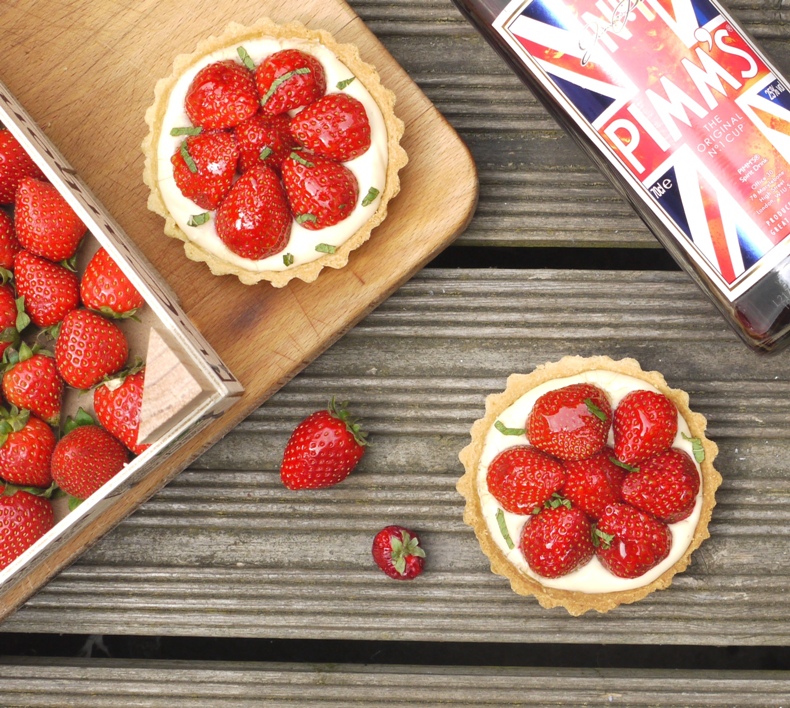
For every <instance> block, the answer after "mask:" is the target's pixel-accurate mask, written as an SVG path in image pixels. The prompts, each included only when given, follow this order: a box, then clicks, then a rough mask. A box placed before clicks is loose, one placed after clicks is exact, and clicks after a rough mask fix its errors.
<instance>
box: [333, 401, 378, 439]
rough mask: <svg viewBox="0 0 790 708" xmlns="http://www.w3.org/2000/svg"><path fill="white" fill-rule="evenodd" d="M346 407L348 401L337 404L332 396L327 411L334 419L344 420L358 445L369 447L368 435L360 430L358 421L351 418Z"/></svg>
mask: <svg viewBox="0 0 790 708" xmlns="http://www.w3.org/2000/svg"><path fill="white" fill-rule="evenodd" d="M346 406H348V401H343V403H337V402H336V401H335V397H334V396H332V398H331V399H330V401H329V405H328V406H327V410H328V411H329V415H331V416H332V417H333V418H337V419H338V420H342V421H343V422H344V423H345V424H346V428H347V429H348V432H349V433H351V434H352V435H353V436H354V440H356V441H357V444H359V445H368V444H369V443H368V441H367V440H366V439H365V438H366V437H367V435H368V434H367V433H366V432H363V431H362V430H361V429H360V427H359V423H358V422H357V419H356V418H352V417H351V414H350V413H349V412H348V410H347V408H346Z"/></svg>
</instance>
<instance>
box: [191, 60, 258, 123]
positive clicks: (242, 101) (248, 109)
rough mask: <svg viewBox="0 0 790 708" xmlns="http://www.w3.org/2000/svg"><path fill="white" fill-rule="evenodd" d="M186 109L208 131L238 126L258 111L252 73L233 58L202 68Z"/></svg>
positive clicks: (193, 120) (192, 118)
mask: <svg viewBox="0 0 790 708" xmlns="http://www.w3.org/2000/svg"><path fill="white" fill-rule="evenodd" d="M184 108H185V110H186V113H187V115H188V116H189V119H190V120H191V121H192V123H193V124H194V125H197V126H200V127H201V128H205V129H206V130H215V129H223V128H232V127H233V126H234V125H238V124H239V123H241V122H242V121H243V120H246V119H247V118H249V117H250V116H251V115H252V114H253V113H255V112H256V111H257V110H258V91H257V90H256V88H255V79H254V78H253V75H252V72H251V71H250V70H249V69H247V68H246V67H244V66H242V65H241V64H239V63H238V62H235V61H233V60H231V59H227V60H225V61H219V62H215V63H213V64H209V65H208V66H205V67H203V68H202V69H201V70H200V71H198V73H197V74H196V75H195V78H194V79H192V83H191V84H190V85H189V89H188V90H187V95H186V98H185V100H184Z"/></svg>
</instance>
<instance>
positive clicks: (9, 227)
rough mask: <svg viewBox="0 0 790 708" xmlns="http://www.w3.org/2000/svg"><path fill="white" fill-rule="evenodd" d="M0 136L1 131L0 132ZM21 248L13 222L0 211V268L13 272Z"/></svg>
mask: <svg viewBox="0 0 790 708" xmlns="http://www.w3.org/2000/svg"><path fill="white" fill-rule="evenodd" d="M0 135H2V131H0ZM21 248H22V246H20V245H19V241H18V240H17V238H16V230H15V229H14V222H13V220H12V219H11V217H10V216H8V214H6V213H5V212H4V211H3V210H2V209H0V268H5V269H6V270H13V268H14V256H15V255H16V254H17V252H18V251H19V249H21Z"/></svg>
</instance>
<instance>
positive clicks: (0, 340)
mask: <svg viewBox="0 0 790 708" xmlns="http://www.w3.org/2000/svg"><path fill="white" fill-rule="evenodd" d="M20 308H21V302H17V300H16V298H14V291H13V290H12V289H11V286H9V285H0V355H2V354H3V352H5V350H6V349H8V347H10V346H11V345H14V346H17V344H18V343H19V332H20V330H23V329H24V328H25V327H27V325H28V324H29V322H28V320H27V318H26V316H25V314H24V312H20Z"/></svg>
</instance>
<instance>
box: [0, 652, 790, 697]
mask: <svg viewBox="0 0 790 708" xmlns="http://www.w3.org/2000/svg"><path fill="white" fill-rule="evenodd" d="M0 671H2V674H3V683H2V685H0V701H2V704H3V706H6V708H15V707H16V706H26V707H34V706H35V707H38V708H44V707H49V708H70V707H74V708H93V707H94V706H106V705H110V704H112V705H119V704H120V705H124V706H130V707H131V706H146V708H176V707H178V706H190V708H202V707H204V706H205V707H206V708H223V707H225V706H233V707H234V708H237V707H240V708H246V707H247V706H250V707H252V706H255V707H257V706H264V707H270V706H299V707H300V708H302V707H305V706H321V707H322V708H348V706H351V705H354V706H360V708H364V707H367V706H383V705H387V706H403V707H404V708H406V707H413V708H417V707H419V708H439V707H440V706H447V705H465V706H502V705H508V706H540V707H543V706H571V705H613V706H630V707H633V708H638V707H643V706H662V707H665V708H673V707H680V706H690V705H705V706H710V707H714V706H719V707H720V708H725V707H727V708H732V707H733V706H749V708H760V707H762V706H766V707H768V706H770V707H771V708H776V707H777V706H782V705H786V703H785V700H786V698H787V686H788V681H790V672H786V671H732V672H724V671H704V672H703V671H690V670H683V671H662V670H655V671H647V670H641V671H633V670H631V671H624V670H616V669H530V668H523V669H519V668H487V669H486V668H459V667H438V666H433V667H432V666H355V665H346V666H337V665H320V664H319V665H316V664H281V663H276V664H274V663H257V662H249V663H230V662H184V661H169V662H164V661H124V660H79V659H75V660H51V659H50V660H46V661H44V660H41V659H28V660H24V659H21V660H15V661H9V660H5V661H4V660H2V659H0Z"/></svg>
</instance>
